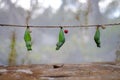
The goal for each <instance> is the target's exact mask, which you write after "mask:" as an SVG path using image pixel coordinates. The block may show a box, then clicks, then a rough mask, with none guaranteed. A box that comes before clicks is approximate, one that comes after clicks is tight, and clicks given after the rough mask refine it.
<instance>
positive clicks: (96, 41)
mask: <svg viewBox="0 0 120 80" xmlns="http://www.w3.org/2000/svg"><path fill="white" fill-rule="evenodd" d="M94 40H95V43H96V44H97V47H101V46H100V30H99V26H97V28H96V32H95V35H94Z"/></svg>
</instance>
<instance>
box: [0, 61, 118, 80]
mask: <svg viewBox="0 0 120 80" xmlns="http://www.w3.org/2000/svg"><path fill="white" fill-rule="evenodd" d="M61 65H62V66H61ZM56 66H57V67H56ZM0 80H120V63H115V62H104V63H86V64H64V65H63V64H33V65H20V66H6V67H4V66H0Z"/></svg>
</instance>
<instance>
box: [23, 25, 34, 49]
mask: <svg viewBox="0 0 120 80" xmlns="http://www.w3.org/2000/svg"><path fill="white" fill-rule="evenodd" d="M24 40H25V43H26V47H27V50H28V51H31V50H32V48H31V46H32V43H31V35H30V29H29V27H27V28H26V30H25V33H24Z"/></svg>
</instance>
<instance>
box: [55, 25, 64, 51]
mask: <svg viewBox="0 0 120 80" xmlns="http://www.w3.org/2000/svg"><path fill="white" fill-rule="evenodd" d="M64 42H65V36H64V32H63V29H62V27H61V28H60V32H59V41H58V42H57V44H56V50H59V49H60V47H61V46H62V45H63V44H64Z"/></svg>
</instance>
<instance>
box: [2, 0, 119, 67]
mask: <svg viewBox="0 0 120 80" xmlns="http://www.w3.org/2000/svg"><path fill="white" fill-rule="evenodd" d="M28 11H29V12H30V14H31V15H30V19H29V25H41V26H42V25H44V26H45V25H47V26H49V25H61V26H62V25H71V26H72V25H89V24H109V23H119V22H120V1H119V0H0V23H1V24H3V23H4V24H19V25H26V17H27V16H28ZM25 29H26V28H17V27H0V65H21V64H24V63H25V62H26V63H28V62H29V64H50V63H86V62H107V61H120V25H118V26H110V27H106V29H105V30H103V29H100V32H101V48H97V46H96V44H95V42H94V34H95V30H96V29H95V27H92V28H90V27H84V28H65V29H67V30H68V31H69V32H68V34H65V37H66V42H65V44H64V45H63V46H62V47H61V48H60V50H58V51H56V50H55V48H56V43H57V41H58V34H59V28H31V30H32V33H31V36H32V44H33V45H32V49H33V50H32V51H31V52H28V51H27V49H26V46H25V42H24V38H23V37H24V31H25Z"/></svg>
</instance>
